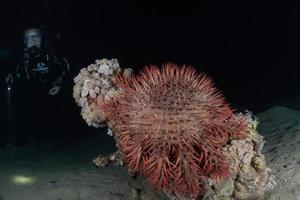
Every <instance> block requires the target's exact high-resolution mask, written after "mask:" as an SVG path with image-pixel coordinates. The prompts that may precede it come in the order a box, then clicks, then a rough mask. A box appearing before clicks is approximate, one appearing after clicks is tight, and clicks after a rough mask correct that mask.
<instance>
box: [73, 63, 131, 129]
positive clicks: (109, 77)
mask: <svg viewBox="0 0 300 200" xmlns="http://www.w3.org/2000/svg"><path fill="white" fill-rule="evenodd" d="M131 71H132V70H131V69H124V70H122V69H121V68H120V65H119V62H118V60H117V59H111V60H109V59H105V58H104V59H101V60H96V61H95V63H93V64H91V65H89V66H88V67H86V68H82V69H81V70H80V73H79V74H78V75H77V76H76V77H75V78H74V83H75V85H74V87H73V97H74V99H75V101H76V103H77V104H78V105H79V106H80V107H81V108H82V109H81V115H82V117H83V119H84V120H85V121H86V122H87V124H88V125H89V126H94V127H99V126H105V125H106V123H105V122H106V117H105V116H104V115H103V113H101V111H100V110H99V109H98V106H97V105H98V103H99V102H101V101H107V100H109V99H110V98H111V97H113V96H116V95H118V94H119V93H120V92H121V91H120V89H119V88H117V87H115V85H114V83H113V82H114V80H115V78H116V76H117V75H118V74H119V73H121V72H122V73H123V75H124V76H127V75H128V74H130V73H131Z"/></svg>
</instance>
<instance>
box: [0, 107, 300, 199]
mask: <svg viewBox="0 0 300 200" xmlns="http://www.w3.org/2000/svg"><path fill="white" fill-rule="evenodd" d="M258 118H259V120H260V124H259V126H258V132H259V133H260V134H261V135H263V136H264V138H265V141H266V143H265V146H264V154H265V155H266V158H267V164H268V166H269V167H270V168H271V169H272V172H273V174H274V175H275V178H276V182H277V186H276V187H275V189H274V190H273V191H272V192H271V193H270V194H269V195H268V197H267V199H269V200H300V112H299V111H296V110H291V109H289V108H287V107H280V106H277V107H273V108H270V109H268V110H266V111H265V112H263V113H260V114H259V115H258ZM105 131H106V130H105V129H99V134H95V135H93V136H89V137H87V138H85V139H84V140H82V141H80V142H78V143H77V144H73V145H71V146H69V147H68V148H58V146H57V145H54V144H38V145H31V146H24V147H8V148H5V149H0V200H126V199H128V200H139V199H143V200H156V199H157V200H163V199H167V198H166V197H163V196H159V195H157V194H155V192H153V191H152V190H151V188H149V187H148V186H147V184H146V183H145V181H144V180H143V179H142V178H138V179H133V178H132V177H130V176H129V174H128V173H127V169H126V168H125V167H117V166H107V167H103V168H96V167H95V165H94V164H93V163H92V160H93V159H94V158H95V157H96V156H97V155H98V154H103V155H105V154H108V153H111V152H113V151H115V147H114V141H113V138H112V137H109V136H107V135H106V133H105Z"/></svg>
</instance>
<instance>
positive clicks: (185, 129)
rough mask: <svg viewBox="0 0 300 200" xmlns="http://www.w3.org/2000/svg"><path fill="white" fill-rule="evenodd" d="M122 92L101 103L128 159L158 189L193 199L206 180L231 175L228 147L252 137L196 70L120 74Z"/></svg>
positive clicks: (148, 69) (171, 68) (153, 69)
mask: <svg viewBox="0 0 300 200" xmlns="http://www.w3.org/2000/svg"><path fill="white" fill-rule="evenodd" d="M117 86H118V87H119V88H120V89H121V90H122V94H121V95H119V96H118V97H115V98H113V99H112V100H111V101H109V102H106V103H104V102H103V103H101V105H100V109H101V110H103V111H104V113H105V115H106V116H107V119H108V120H109V122H110V124H111V127H112V128H113V130H114V132H115V137H116V140H117V143H118V147H119V150H120V151H121V153H122V155H123V157H124V161H125V163H126V164H127V166H128V167H129V169H130V171H131V172H133V173H135V174H143V175H144V176H146V177H147V179H148V180H149V182H150V183H151V184H152V185H153V186H154V187H155V188H156V189H157V190H159V191H160V190H167V191H168V192H170V193H171V194H173V195H176V196H181V197H186V198H195V197H197V196H199V195H200V194H201V193H202V192H204V190H205V183H206V181H207V180H208V178H211V179H213V180H215V181H222V180H224V179H225V178H227V177H228V176H229V173H230V172H229V162H230V158H229V157H228V156H227V155H226V154H225V153H224V146H225V145H226V144H227V142H228V141H229V140H230V139H242V138H245V137H246V136H247V134H248V128H247V124H246V122H245V119H244V117H243V116H237V115H234V114H233V111H232V109H231V108H230V107H229V105H228V104H227V103H226V102H225V100H224V97H223V95H222V94H221V93H220V92H219V91H218V90H217V89H216V88H215V87H214V85H213V82H212V80H211V79H210V78H208V77H207V76H206V75H204V74H197V73H196V71H195V70H194V69H193V68H192V67H188V66H182V67H178V66H177V65H175V64H166V65H164V66H162V68H161V69H160V68H158V67H156V66H150V67H146V68H145V69H144V70H143V71H142V72H141V73H140V74H139V75H134V76H131V77H129V78H124V77H122V76H119V77H118V78H117Z"/></svg>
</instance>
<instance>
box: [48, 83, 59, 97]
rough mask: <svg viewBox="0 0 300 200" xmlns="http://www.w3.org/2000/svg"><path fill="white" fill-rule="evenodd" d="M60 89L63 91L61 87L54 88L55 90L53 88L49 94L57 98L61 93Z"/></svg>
mask: <svg viewBox="0 0 300 200" xmlns="http://www.w3.org/2000/svg"><path fill="white" fill-rule="evenodd" d="M60 89H61V87H60V86H58V85H56V86H54V87H53V88H51V89H50V90H49V94H50V95H52V96H55V95H57V94H58V93H59V91H60Z"/></svg>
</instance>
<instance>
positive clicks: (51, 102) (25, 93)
mask: <svg viewBox="0 0 300 200" xmlns="http://www.w3.org/2000/svg"><path fill="white" fill-rule="evenodd" d="M59 40H60V35H59V34H57V33H49V32H47V31H46V29H45V28H40V27H32V28H28V29H26V30H25V31H24V35H23V43H24V48H23V53H22V58H21V61H20V63H19V64H18V65H17V68H16V71H15V73H14V74H13V75H8V77H7V78H6V81H7V85H8V87H10V85H12V84H11V83H13V88H14V89H15V90H16V91H15V92H14V97H13V98H15V100H14V101H16V103H15V105H16V107H17V109H15V110H16V112H17V113H16V115H17V117H16V118H17V121H18V122H17V123H18V125H17V126H18V129H19V130H18V131H17V132H18V133H17V135H18V136H17V139H16V140H17V141H14V143H16V144H23V143H26V142H29V141H31V140H42V139H44V138H45V137H46V136H47V134H48V133H46V132H47V131H49V130H51V127H55V126H57V121H55V120H56V119H58V118H59V116H58V115H61V113H60V114H59V113H58V112H59V111H60V107H61V106H62V104H61V102H63V94H62V92H61V90H62V87H63V85H64V82H65V80H66V78H67V75H68V73H69V71H70V65H69V63H68V61H67V59H66V58H65V57H64V56H61V55H59V54H58V53H57V52H58V51H57V50H56V49H55V47H56V46H58V44H59ZM49 134H50V133H49ZM26 140H27V141H26Z"/></svg>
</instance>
